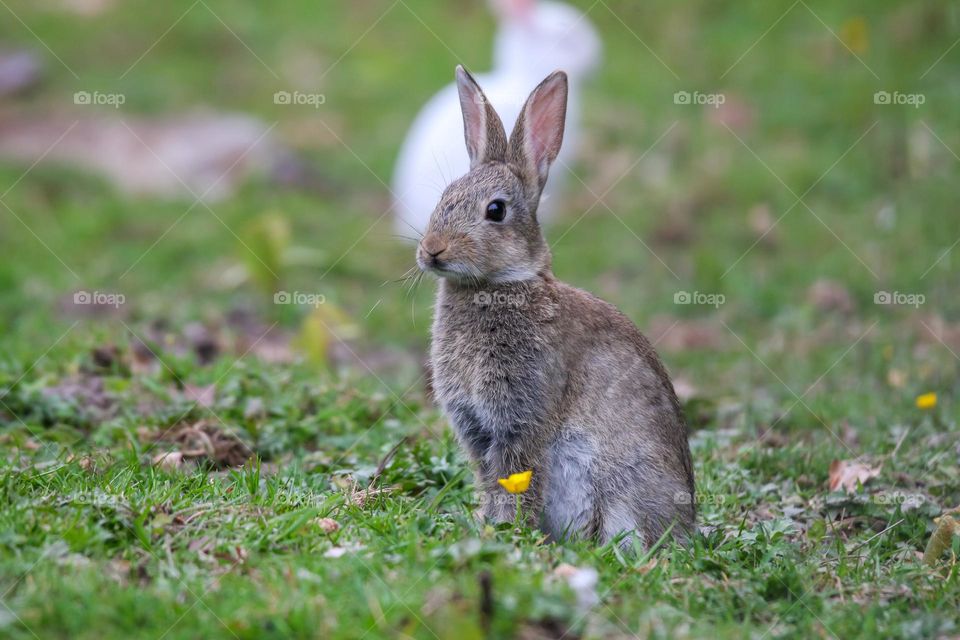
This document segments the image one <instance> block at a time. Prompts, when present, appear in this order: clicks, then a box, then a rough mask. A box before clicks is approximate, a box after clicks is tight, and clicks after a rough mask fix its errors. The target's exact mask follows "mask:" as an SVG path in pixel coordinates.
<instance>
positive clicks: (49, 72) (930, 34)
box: [0, 0, 960, 395]
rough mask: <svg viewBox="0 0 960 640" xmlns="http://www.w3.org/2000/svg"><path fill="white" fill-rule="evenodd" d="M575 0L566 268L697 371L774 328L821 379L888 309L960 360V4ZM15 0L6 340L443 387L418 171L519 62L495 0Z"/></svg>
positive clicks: (771, 348) (4, 144)
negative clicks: (582, 63) (586, 33)
mask: <svg viewBox="0 0 960 640" xmlns="http://www.w3.org/2000/svg"><path fill="white" fill-rule="evenodd" d="M570 4H571V5H573V6H575V7H576V8H577V9H578V10H579V11H580V12H582V14H583V15H584V19H585V20H586V21H588V22H589V23H590V24H592V25H593V28H594V30H595V31H596V34H597V35H598V36H599V39H600V42H601V43H602V51H603V53H602V56H601V58H600V61H599V64H598V66H597V67H596V70H595V72H594V73H592V74H591V75H590V76H589V77H588V78H586V79H585V80H584V82H583V83H582V85H581V86H580V87H579V90H578V94H579V96H580V98H579V101H580V116H579V121H580V126H579V128H578V131H579V136H578V139H577V140H576V147H577V148H576V150H575V154H574V156H573V157H572V160H571V162H570V164H569V165H568V166H564V167H557V169H555V171H554V176H555V180H556V181H557V182H558V184H560V183H562V188H561V189H560V195H559V196H558V197H557V198H556V199H555V201H554V202H552V203H551V207H552V208H554V209H555V212H554V215H553V217H552V218H551V220H550V224H549V225H548V226H547V229H546V235H547V237H548V240H549V242H550V244H551V246H552V248H553V251H554V256H555V271H556V273H557V275H558V276H559V277H560V278H562V279H565V280H568V281H570V282H572V283H574V284H576V285H579V286H582V287H585V288H587V289H589V290H591V291H593V292H595V293H597V294H598V295H600V296H602V297H605V298H607V299H609V300H611V301H612V302H614V303H616V304H617V305H618V306H619V307H620V308H621V309H623V310H624V311H625V312H626V313H627V314H628V315H629V316H630V317H631V318H633V319H634V320H635V321H636V322H637V323H638V324H639V325H640V326H641V328H642V329H643V330H644V331H645V332H646V333H647V334H648V335H649V336H650V337H651V339H652V340H654V341H655V342H657V343H658V346H659V348H660V349H661V350H662V351H663V352H664V353H665V354H666V356H665V357H666V360H667V362H668V365H669V367H670V368H671V370H672V371H674V373H675V375H677V377H678V379H679V380H680V386H681V387H682V389H684V390H687V391H691V390H697V389H702V388H703V387H704V386H707V387H709V388H710V394H712V395H715V394H718V393H721V392H724V391H731V392H735V393H754V392H755V391H756V388H757V387H756V386H755V384H754V383H756V382H757V380H758V379H762V380H763V381H764V382H765V383H767V384H773V385H776V380H775V379H772V378H771V375H770V373H771V372H770V371H768V370H766V367H765V366H763V365H761V364H760V363H759V362H758V361H757V359H755V358H754V357H753V356H752V355H751V351H753V352H755V355H762V356H763V362H768V358H773V359H774V361H782V362H784V363H790V364H789V366H788V367H787V368H788V369H789V372H790V375H796V376H797V377H796V381H803V382H804V383H805V384H809V383H811V382H813V381H814V380H815V379H816V378H817V376H818V375H819V373H821V372H822V371H823V370H824V369H825V368H826V367H828V366H829V365H830V364H831V363H832V362H834V361H835V360H836V359H837V357H838V356H839V355H840V354H841V353H844V350H845V349H847V348H849V347H850V345H851V344H853V343H854V341H856V340H857V339H858V338H862V337H863V336H864V335H865V332H866V331H867V329H868V327H869V328H870V335H869V337H867V338H866V339H867V340H868V342H873V341H880V342H883V344H889V345H890V346H891V348H895V349H899V348H904V349H907V348H908V346H907V345H910V346H909V348H913V346H915V345H919V348H924V349H927V350H928V351H929V352H930V353H931V354H932V355H931V356H930V357H931V358H936V359H938V360H942V361H943V362H944V363H950V362H952V360H953V358H954V355H955V353H952V352H957V351H960V324H957V322H958V318H957V314H958V304H960V303H958V301H957V297H956V295H955V294H956V290H957V289H956V286H957V274H956V268H955V267H956V261H957V260H958V259H960V249H957V248H956V245H957V242H958V239H960V225H958V224H957V222H958V212H957V210H956V202H957V200H956V175H957V169H958V167H960V159H958V153H957V150H960V127H958V118H960V111H958V109H957V104H958V102H957V99H958V92H960V80H958V78H960V75H958V73H957V71H958V67H960V48H957V47H956V44H957V42H956V37H957V34H958V26H960V25H958V21H960V11H958V8H957V6H956V5H955V4H953V3H949V2H946V1H944V2H937V1H930V2H919V3H899V2H875V1H871V2H867V1H863V2H850V3H844V4H843V5H842V6H841V5H837V4H835V3H829V2H820V1H818V0H811V1H809V2H806V1H803V2H795V3H793V4H790V3H770V2H762V3H761V2H757V3H747V4H744V3H732V2H717V1H710V2H707V1H702V2H701V1H697V0H690V1H687V2H682V3H676V2H660V1H656V0H654V1H649V2H632V1H631V2H627V1H617V0H599V1H597V2H590V1H589V0H584V1H575V2H571V3H570ZM0 15H3V16H4V19H3V20H2V21H0V251H2V255H3V259H2V261H0V285H2V286H0V309H2V314H0V329H2V334H3V338H2V350H3V352H4V353H6V354H7V355H9V356H12V357H15V358H18V359H22V360H24V361H28V362H33V361H34V360H35V359H36V358H37V357H39V356H40V355H42V354H44V353H46V352H47V350H52V351H51V353H52V354H57V353H68V354H69V353H71V349H76V345H77V344H83V345H91V344H106V345H108V346H113V345H114V344H115V343H117V342H120V343H124V344H127V343H129V344H131V345H132V348H133V352H134V357H135V358H136V357H137V354H138V353H139V355H140V356H142V359H143V360H149V359H150V358H151V357H152V355H153V354H152V353H150V352H152V351H154V350H155V349H154V348H153V347H155V346H156V345H162V344H167V345H169V346H170V349H171V350H172V351H177V350H181V351H183V352H188V351H190V350H193V351H195V352H196V353H198V354H200V355H199V356H198V357H199V358H201V359H203V358H208V359H209V358H213V357H215V355H216V354H220V353H233V354H235V355H237V356H238V355H242V354H244V353H247V352H251V353H254V354H256V355H259V356H261V357H262V358H264V359H266V360H268V361H273V362H276V361H279V362H285V361H292V360H297V359H305V360H307V361H310V362H313V363H314V364H315V365H316V366H317V367H319V368H332V369H341V368H351V369H352V370H354V371H356V372H358V373H359V374H360V375H364V376H369V375H370V374H371V372H372V373H373V374H374V375H376V376H377V378H379V379H380V381H381V382H383V383H385V384H387V385H389V386H390V387H392V388H395V389H397V388H399V389H408V388H409V387H410V386H411V385H413V391H412V392H413V393H416V392H417V389H418V388H419V387H418V386H417V381H418V379H419V378H420V375H421V373H422V371H421V362H422V359H423V354H424V351H425V348H426V345H427V344H428V327H429V321H430V304H431V300H432V295H433V285H432V282H430V281H429V280H426V281H422V282H419V283H416V285H415V284H414V283H413V282H412V281H411V280H409V279H406V280H404V276H405V275H409V271H408V270H409V269H410V268H411V267H412V266H413V264H414V263H413V248H412V245H411V244H410V243H409V242H408V241H406V240H404V239H403V238H399V237H397V235H395V230H394V220H393V212H392V210H391V204H392V203H391V193H390V188H389V185H390V184H391V175H392V172H393V168H394V163H395V161H396V158H397V154H398V150H399V149H400V146H401V144H402V142H403V140H404V138H405V136H406V135H407V132H408V130H409V128H410V126H411V124H412V122H413V120H414V118H415V116H416V114H417V113H418V111H419V110H420V108H421V107H422V106H423V105H424V104H425V103H426V101H427V100H428V99H429V98H430V97H431V96H432V95H434V94H435V93H436V92H437V91H439V90H440V89H441V88H442V87H444V86H445V85H447V84H449V82H450V81H451V80H452V77H453V68H454V66H455V65H456V64H458V63H459V64H464V65H465V66H467V67H468V68H469V69H471V70H474V71H477V72H481V73H482V72H486V71H488V70H489V69H490V68H491V65H492V62H491V60H492V50H493V41H494V36H495V33H496V31H497V28H498V26H497V25H498V18H497V17H495V12H494V11H491V7H490V6H489V5H488V4H487V3H484V2H482V1H481V0H473V1H467V0H458V1H456V2H442V3H441V2H426V1H420V0H398V1H396V2H390V1H384V2H379V1H378V2H366V1H357V2H349V3H348V2H323V3H316V2H298V1H297V0H290V1H285V2H277V3H272V4H271V5H270V7H269V8H265V7H263V6H260V5H257V4H255V3H220V2H215V1H212V0H210V1H208V0H196V1H194V2H191V1H190V0H184V1H183V2H180V1H171V2H165V3H133V2H122V1H119V0H41V1H37V2H19V1H15V0H5V1H4V2H3V6H2V7H0ZM458 144H459V142H458ZM561 173H564V174H566V175H564V176H562V177H558V176H559V175H560V174H561ZM411 235H412V234H411ZM883 292H889V293H890V294H891V295H893V294H894V293H897V292H899V293H902V294H907V295H910V294H914V295H921V296H922V297H923V298H924V300H923V303H922V304H911V301H912V300H913V299H910V300H907V299H901V300H900V302H901V303H902V304H896V302H897V301H896V300H894V304H889V305H885V304H876V303H875V298H876V299H877V300H880V298H877V296H878V295H880V294H882V293H883ZM282 293H286V294H288V295H289V296H290V297H289V298H287V299H284V298H283V296H282V295H281V296H280V297H279V298H276V296H277V295H278V294H282ZM686 294H689V295H690V298H689V299H686V298H684V295H686ZM696 294H701V295H700V296H699V297H698V296H697V295H696ZM85 295H86V296H87V297H84V296H85ZM704 295H707V296H712V297H710V298H709V299H708V298H704V297H703V296H704ZM880 297H882V296H880ZM685 300H687V301H688V302H692V303H691V304H684V301H685ZM698 300H699V302H698ZM884 341H885V342H884ZM141 342H142V343H146V344H147V345H148V346H150V345H153V346H151V348H150V349H143V348H139V350H138V346H139V345H140V343H141ZM758 343H762V344H760V346H757V345H758ZM748 344H749V345H751V347H750V349H749V350H748V349H745V345H748ZM878 344H879V343H878ZM861 366H867V365H866V363H861ZM774 368H775V369H776V367H774ZM780 375H781V376H783V377H784V378H785V379H786V377H788V374H786V373H781V374H780ZM798 384H799V382H798ZM845 384H849V385H853V386H855V385H856V379H855V378H853V379H850V380H848V381H847V382H846V383H845ZM691 392H692V391H691Z"/></svg>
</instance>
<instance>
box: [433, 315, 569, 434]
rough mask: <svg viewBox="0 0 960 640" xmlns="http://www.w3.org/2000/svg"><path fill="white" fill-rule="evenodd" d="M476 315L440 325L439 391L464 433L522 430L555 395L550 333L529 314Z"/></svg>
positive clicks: (436, 338) (435, 356)
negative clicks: (551, 389)
mask: <svg viewBox="0 0 960 640" xmlns="http://www.w3.org/2000/svg"><path fill="white" fill-rule="evenodd" d="M474 314H475V315H474V316H473V317H472V318H469V321H467V320H468V319H467V318H462V320H463V322H460V321H458V319H457V317H456V316H453V317H448V318H444V319H443V326H442V328H439V327H438V328H435V331H434V340H433V346H432V349H431V359H432V363H433V375H434V379H433V386H434V390H435V392H436V394H437V397H438V399H439V400H440V401H441V403H442V404H443V406H444V407H445V408H446V409H447V411H448V413H449V414H450V415H451V418H452V419H453V421H454V423H455V427H456V428H457V429H458V430H459V431H466V430H479V431H484V432H501V433H502V432H505V431H506V432H511V431H514V430H518V429H522V428H524V427H525V426H526V425H529V424H530V423H533V422H536V421H537V420H538V418H539V417H540V415H541V414H542V413H543V406H544V398H545V397H546V396H548V395H549V390H548V387H549V381H548V380H547V377H548V372H549V370H550V369H551V368H552V367H551V366H549V360H550V359H551V358H550V355H549V350H548V349H547V348H546V347H547V344H548V342H547V336H546V335H545V333H544V331H543V327H542V326H539V325H538V323H536V322H533V321H531V320H530V319H528V318H524V317H510V315H509V314H504V313H501V314H498V315H496V316H493V315H492V314H491V315H489V316H485V315H484V314H483V312H482V311H477V310H474ZM439 324H440V323H438V325H439ZM437 329H439V330H437ZM458 418H462V419H461V420H458ZM458 423H459V424H458Z"/></svg>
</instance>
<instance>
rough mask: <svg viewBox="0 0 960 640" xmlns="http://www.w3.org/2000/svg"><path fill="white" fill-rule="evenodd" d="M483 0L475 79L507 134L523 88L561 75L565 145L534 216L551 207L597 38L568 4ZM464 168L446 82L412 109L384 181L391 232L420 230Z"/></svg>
mask: <svg viewBox="0 0 960 640" xmlns="http://www.w3.org/2000/svg"><path fill="white" fill-rule="evenodd" d="M490 4H491V6H492V8H493V10H494V12H495V13H496V15H497V19H498V22H499V27H498V30H497V34H496V39H495V41H494V50H493V70H492V71H491V72H490V73H486V74H478V75H477V80H478V81H479V82H480V84H481V85H483V88H484V92H485V93H486V95H487V99H488V100H489V101H490V102H491V103H492V105H493V107H494V108H495V109H496V111H497V113H499V114H500V116H501V118H502V119H503V124H504V126H506V127H507V130H508V131H509V130H511V129H512V128H513V124H514V123H515V122H516V120H517V116H518V115H519V114H520V108H521V107H522V106H523V102H524V100H525V99H526V97H527V94H528V93H529V91H530V87H531V86H534V85H536V84H537V82H539V81H540V80H541V79H542V78H543V77H544V76H546V75H548V74H549V73H551V72H553V71H556V70H558V69H560V70H563V71H565V72H566V73H567V76H568V78H569V83H570V87H569V103H568V106H567V118H566V132H565V133H564V139H565V141H566V142H565V144H564V145H563V149H562V150H561V151H560V156H559V158H558V159H557V162H556V164H555V165H554V174H553V175H552V179H551V181H550V184H549V186H548V187H547V189H546V191H545V192H544V195H543V198H542V203H541V206H540V210H539V214H538V215H539V218H540V220H541V221H542V220H546V219H548V218H549V217H550V215H551V213H552V212H553V209H554V207H553V206H552V204H553V203H552V202H551V199H550V195H551V194H556V193H558V192H559V187H560V186H561V185H560V183H561V182H562V178H563V177H564V174H565V173H566V167H568V166H569V165H570V163H571V160H572V156H573V154H574V153H575V151H576V146H577V140H578V137H579V135H578V134H579V129H580V126H579V125H580V123H579V119H580V99H581V95H580V91H581V85H582V83H583V81H584V80H586V79H587V78H588V77H589V76H590V74H591V73H592V72H593V71H594V69H595V68H596V67H597V66H598V65H599V62H600V55H601V42H600V38H599V36H598V35H597V32H596V30H595V29H594V27H593V25H592V24H591V23H590V21H589V20H588V19H587V17H586V16H585V15H584V14H583V13H582V12H581V11H580V10H578V9H576V8H574V7H571V6H570V5H567V4H563V3H561V2H553V1H551V0H490ZM469 168H470V162H469V159H468V158H467V152H466V150H465V149H464V145H463V120H462V116H461V111H460V100H459V97H458V94H457V88H456V86H455V85H454V84H450V85H448V86H446V87H444V88H443V90H441V91H440V92H439V93H437V94H436V95H435V96H433V98H431V99H430V101H429V102H427V104H426V105H425V106H424V107H423V109H421V110H420V113H419V114H418V115H417V118H416V120H415V121H414V123H413V126H412V127H411V128H410V131H409V132H408V133H407V137H406V140H405V141H404V143H403V147H402V148H401V149H400V155H399V157H398V159H397V164H396V168H395V169H394V174H393V185H392V190H393V199H394V208H393V212H394V216H395V218H394V223H395V228H396V229H397V233H399V234H401V235H406V236H410V235H412V233H413V231H414V230H415V231H416V232H418V233H423V231H424V230H425V229H426V227H427V223H428V222H429V221H430V214H432V213H433V209H434V207H435V206H436V204H437V201H438V200H439V198H440V194H441V193H442V192H443V189H444V187H445V186H446V185H447V184H448V183H449V182H450V181H451V180H453V179H455V178H457V177H459V176H462V175H464V174H465V173H466V172H467V171H468V169H469Z"/></svg>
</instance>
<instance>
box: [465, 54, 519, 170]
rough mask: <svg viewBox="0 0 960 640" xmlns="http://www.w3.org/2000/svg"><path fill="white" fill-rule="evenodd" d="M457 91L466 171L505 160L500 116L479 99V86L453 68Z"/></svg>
mask: <svg viewBox="0 0 960 640" xmlns="http://www.w3.org/2000/svg"><path fill="white" fill-rule="evenodd" d="M457 91H458V92H459V93H460V109H461V111H463V136H464V138H465V140H466V142H467V153H468V154H469V155H470V168H471V169H473V168H474V167H476V166H478V165H481V164H483V163H484V162H490V161H493V160H496V161H501V162H502V161H504V160H505V159H506V156H507V133H506V131H505V130H504V128H503V122H501V121H500V116H498V115H497V112H496V111H494V109H493V105H491V104H490V101H489V100H487V96H485V95H483V91H482V90H481V89H480V85H478V84H477V81H476V80H474V79H473V76H471V75H470V73H469V72H468V71H467V70H466V69H464V68H463V67H462V66H460V65H457Z"/></svg>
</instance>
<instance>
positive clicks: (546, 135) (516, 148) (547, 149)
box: [510, 71, 567, 197]
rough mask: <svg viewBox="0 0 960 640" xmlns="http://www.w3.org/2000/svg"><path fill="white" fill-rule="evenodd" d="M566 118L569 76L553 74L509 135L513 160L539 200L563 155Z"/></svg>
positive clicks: (530, 99) (530, 102)
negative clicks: (556, 161)
mask: <svg viewBox="0 0 960 640" xmlns="http://www.w3.org/2000/svg"><path fill="white" fill-rule="evenodd" d="M566 116H567V74H566V73H564V72H563V71H554V72H553V73H551V74H550V75H549V76H547V78H546V79H545V80H544V81H543V82H541V83H540V84H539V85H537V88H536V89H534V90H533V93H531V94H530V97H529V98H527V102H526V104H524V105H523V110H521V111H520V117H518V118H517V124H516V125H515V126H514V128H513V133H512V134H511V135H510V160H511V162H512V163H514V164H515V165H516V166H517V167H519V169H520V171H521V172H522V175H523V178H524V182H525V183H526V185H527V187H528V188H530V189H531V191H532V190H536V195H537V197H539V195H540V191H541V190H542V189H543V185H544V184H546V182H547V172H548V171H549V170H550V165H551V164H552V163H553V161H554V160H556V159H557V154H558V153H560V144H561V143H562V142H563V126H564V122H565V120H566Z"/></svg>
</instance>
